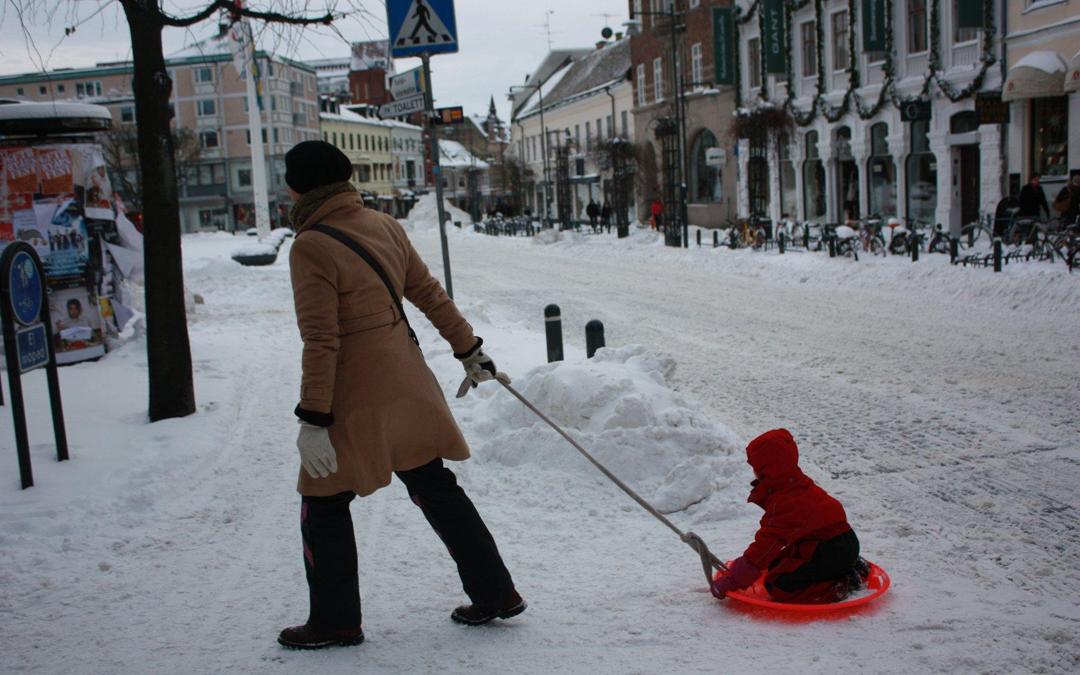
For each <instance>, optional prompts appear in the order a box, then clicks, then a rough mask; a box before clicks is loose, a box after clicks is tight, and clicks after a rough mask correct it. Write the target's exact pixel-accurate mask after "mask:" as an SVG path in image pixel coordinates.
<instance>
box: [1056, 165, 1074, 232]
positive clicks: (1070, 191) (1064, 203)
mask: <svg viewBox="0 0 1080 675" xmlns="http://www.w3.org/2000/svg"><path fill="white" fill-rule="evenodd" d="M1054 210H1055V211H1057V212H1058V213H1059V214H1060V215H1061V222H1062V223H1064V224H1066V225H1072V224H1074V223H1075V222H1076V218H1077V216H1080V173H1074V174H1073V175H1072V178H1071V179H1070V180H1069V184H1068V185H1066V186H1065V187H1063V188H1061V192H1058V195H1057V198H1056V199H1055V200H1054Z"/></svg>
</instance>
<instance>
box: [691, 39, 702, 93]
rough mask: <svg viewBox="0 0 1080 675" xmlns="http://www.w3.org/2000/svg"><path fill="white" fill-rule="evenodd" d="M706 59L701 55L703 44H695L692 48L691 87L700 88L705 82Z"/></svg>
mask: <svg viewBox="0 0 1080 675" xmlns="http://www.w3.org/2000/svg"><path fill="white" fill-rule="evenodd" d="M704 69H705V65H704V59H703V58H702V53H701V43H700V42H695V43H694V44H693V45H692V46H691V47H690V86H691V87H696V86H700V85H701V84H702V82H704V81H705V74H704V72H703V71H704Z"/></svg>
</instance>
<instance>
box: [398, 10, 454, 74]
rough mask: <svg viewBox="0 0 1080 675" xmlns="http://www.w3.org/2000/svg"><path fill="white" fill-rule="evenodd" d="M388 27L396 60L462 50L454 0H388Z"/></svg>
mask: <svg viewBox="0 0 1080 675" xmlns="http://www.w3.org/2000/svg"><path fill="white" fill-rule="evenodd" d="M386 23H387V25H388V26H389V27H390V55H391V56H392V57H394V58H396V59H397V58H402V57H406V56H420V55H421V54H423V53H424V52H427V53H428V54H452V53H454V52H456V51H457V50H458V39H457V21H456V20H455V18H454V0H386Z"/></svg>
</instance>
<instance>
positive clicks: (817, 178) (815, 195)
mask: <svg viewBox="0 0 1080 675" xmlns="http://www.w3.org/2000/svg"><path fill="white" fill-rule="evenodd" d="M805 143H806V160H805V161H804V162H803V220H821V219H823V218H825V164H824V163H822V161H821V155H820V154H819V152H818V133H817V132H816V131H811V132H809V133H808V134H806V137H805Z"/></svg>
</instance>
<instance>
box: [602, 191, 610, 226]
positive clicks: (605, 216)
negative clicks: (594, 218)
mask: <svg viewBox="0 0 1080 675" xmlns="http://www.w3.org/2000/svg"><path fill="white" fill-rule="evenodd" d="M600 223H601V224H602V225H603V227H604V229H605V230H607V231H608V232H611V204H609V203H608V202H607V200H606V199H605V200H604V206H603V208H601V209H600Z"/></svg>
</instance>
